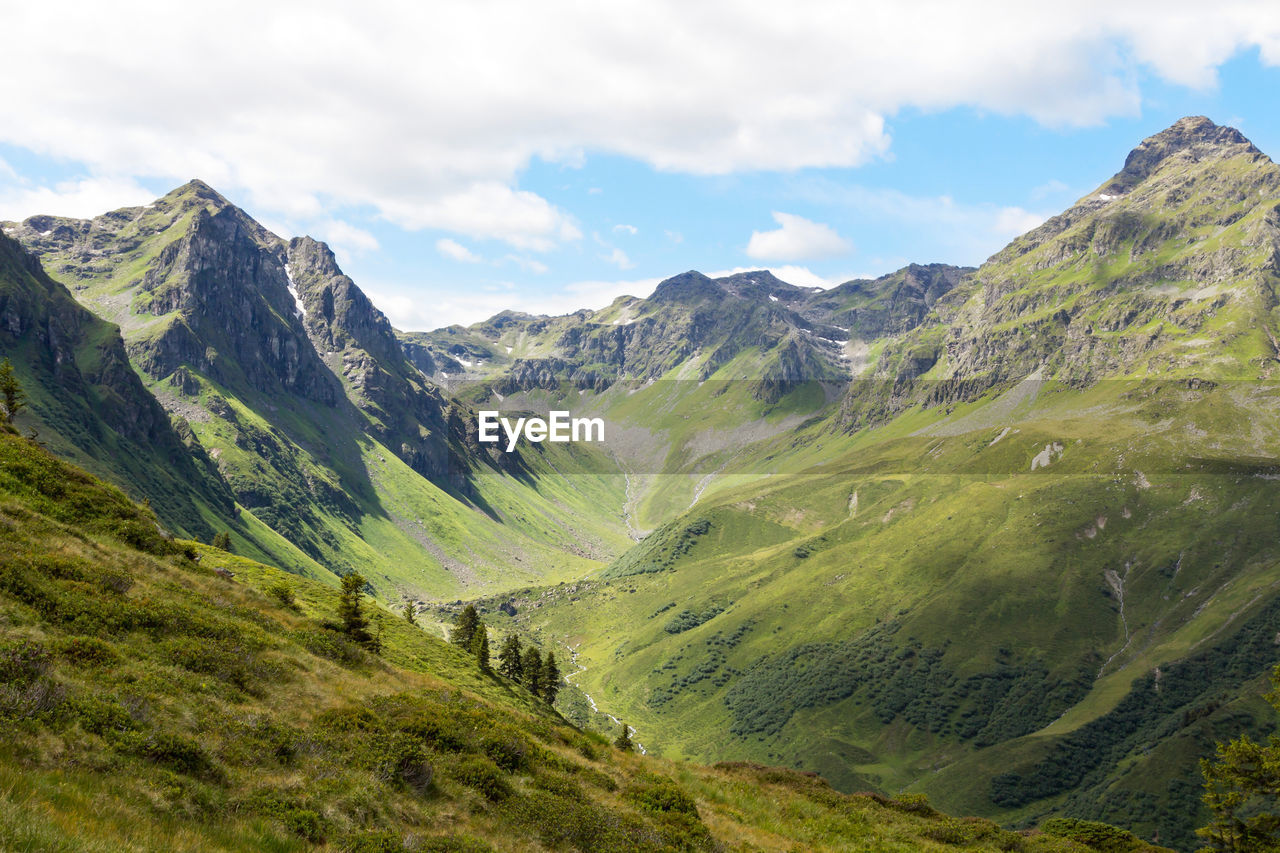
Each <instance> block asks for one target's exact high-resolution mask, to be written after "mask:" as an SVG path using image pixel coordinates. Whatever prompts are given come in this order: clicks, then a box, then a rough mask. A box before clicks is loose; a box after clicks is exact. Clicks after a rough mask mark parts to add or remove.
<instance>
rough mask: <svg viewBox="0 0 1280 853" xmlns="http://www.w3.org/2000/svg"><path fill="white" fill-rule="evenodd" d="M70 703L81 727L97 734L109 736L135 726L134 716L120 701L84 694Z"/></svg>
mask: <svg viewBox="0 0 1280 853" xmlns="http://www.w3.org/2000/svg"><path fill="white" fill-rule="evenodd" d="M69 704H70V706H71V711H72V714H73V715H74V716H75V717H76V719H78V720H79V721H80V727H81V728H83V729H84V730H85V731H87V732H91V733H93V734H95V735H101V736H102V737H108V738H109V737H112V736H113V735H116V734H119V733H121V732H129V731H133V729H134V728H135V724H134V720H133V716H132V715H131V714H130V713H129V712H128V711H127V710H126V709H125V707H124V706H123V705H121V704H119V703H118V702H114V701H110V700H107V699H100V698H98V697H97V696H82V697H79V698H76V699H73V700H71V702H70V703H69Z"/></svg>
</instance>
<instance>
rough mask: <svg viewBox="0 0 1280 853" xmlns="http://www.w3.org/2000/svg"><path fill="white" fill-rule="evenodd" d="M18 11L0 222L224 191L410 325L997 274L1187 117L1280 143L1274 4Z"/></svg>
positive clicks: (46, 0) (1172, 1)
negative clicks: (975, 268)
mask: <svg viewBox="0 0 1280 853" xmlns="http://www.w3.org/2000/svg"><path fill="white" fill-rule="evenodd" d="M1055 6H1056V7H1057V8H1049V6H1048V4H1033V3H1027V2H1025V0H1020V2H959V0H948V1H947V2H909V0H903V1H899V2H889V0H883V2H879V3H865V2H851V0H833V1H832V2H828V0H788V2H786V3H781V2H777V0H772V2H763V3H762V2H751V1H750V0H734V2H724V1H723V0H699V2H695V3H689V2H668V0H639V2H628V1H627V0H616V1H615V0H606V2H599V3H582V2H568V0H564V2H562V0H468V2H450V3H443V2H435V0H432V2H421V3H408V2H385V1H383V2H380V0H371V2H363V3H361V4H358V5H357V4H350V3H327V2H321V0H308V2H306V3H301V2H294V0H274V2H272V3H270V4H263V3H259V2H252V3H250V2H244V3H239V2H218V0H211V2H205V3H200V4H186V3H156V2H152V3H136V2H128V0H126V1H125V2H113V3H110V4H106V3H87V2H78V3H70V2H58V0H42V2H40V3H30V2H16V0H0V20H3V21H4V23H5V29H6V31H7V33H8V35H7V37H6V39H5V42H6V55H5V64H6V68H7V70H8V76H9V81H10V85H8V86H6V87H5V91H4V93H3V96H0V220H21V219H24V218H26V217H28V216H32V215H35V214H56V215H62V216H74V217H84V218H87V217H92V216H94V215H97V214H100V213H103V212H106V211H108V210H113V209H116V208H119V207H124V206H131V205H138V204H145V203H147V202H149V201H151V200H153V199H154V198H156V197H158V196H161V195H163V194H165V193H166V192H168V191H169V190H171V189H173V188H174V187H176V186H178V185H180V184H182V183H185V182H186V181H187V180H190V179H191V178H200V179H202V180H204V181H206V182H207V183H209V184H210V185H212V186H213V187H215V188H216V189H217V190H219V191H220V192H221V193H222V194H223V195H224V196H226V197H227V198H228V199H230V200H231V201H232V202H234V203H236V204H237V205H239V206H240V207H242V208H244V209H245V210H246V211H248V212H249V213H250V214H251V215H252V216H253V217H254V218H256V219H258V220H259V221H260V222H262V223H263V224H264V225H265V226H267V227H268V228H270V229H271V230H272V231H274V232H275V233H277V234H279V235H281V236H283V237H291V236H295V235H301V234H309V235H311V236H314V237H316V238H317V239H321V240H324V241H326V242H328V243H329V244H330V245H331V246H332V247H333V249H334V250H335V253H336V254H337V256H338V259H339V262H340V264H341V265H342V267H343V269H344V270H345V271H346V272H347V273H348V274H349V275H350V276H351V277H352V278H353V279H354V280H355V281H356V283H357V284H358V285H359V286H360V287H361V288H362V289H364V290H365V291H366V292H367V293H368V294H369V295H370V296H371V298H372V299H373V300H374V302H375V304H377V305H378V306H379V307H380V308H382V310H383V311H384V312H385V313H386V314H387V315H388V316H389V317H390V319H391V321H392V323H393V324H395V325H396V327H397V328H400V329H404V330H418V329H432V328H438V327H441V326H445V325H448V324H451V323H464V324H465V323H473V322H478V321H480V320H483V319H485V318H487V317H489V316H491V315H493V314H494V313H496V312H498V311H500V310H503V309H515V310H522V311H529V312H533V313H551V314H556V313H565V312H568V311H572V310H575V309H577V308H584V307H587V308H598V307H602V306H604V305H606V304H608V303H609V302H610V301H611V300H612V299H614V298H615V297H617V296H619V295H622V294H631V295H635V296H645V295H647V294H648V293H649V292H651V291H652V289H653V288H654V286H655V285H656V284H657V283H658V282H659V281H660V280H662V279H664V278H667V277H669V276H672V275H676V274H678V273H681V272H684V271H685V270H689V269H697V270H701V271H703V272H706V273H708V274H713V275H714V274H718V273H720V274H722V273H727V272H730V271H735V270H744V269H770V270H772V271H773V272H774V273H775V274H776V275H777V276H778V277H779V278H781V279H783V280H785V281H789V282H791V283H793V284H798V285H805V286H819V287H824V286H830V285H833V284H838V283H840V282H842V281H846V280H848V279H851V278H861V277H873V276H877V275H881V274H884V273H887V272H891V271H893V270H895V269H898V268H900V267H901V266H904V265H905V264H907V263H912V262H916V263H931V262H946V263H954V264H968V265H977V264H980V263H981V262H982V261H983V260H984V259H985V258H986V257H988V256H989V255H991V254H993V253H994V252H996V251H998V250H999V249H1000V248H1001V247H1002V246H1003V245H1005V244H1006V243H1007V242H1008V241H1009V240H1010V239H1011V238H1013V237H1015V236H1017V235H1018V234H1020V233H1023V232H1024V231H1026V230H1028V229H1030V228H1032V227H1034V226H1035V225H1036V224H1038V223H1039V222H1041V221H1043V220H1044V219H1045V218H1047V217H1048V216H1051V215H1053V214H1054V213H1056V212H1058V211H1061V210H1063V209H1065V208H1066V207H1069V206H1070V205H1071V204H1072V203H1073V202H1074V201H1075V200H1076V199H1078V198H1080V197H1081V196H1084V195H1086V194H1088V193H1090V192H1092V191H1093V190H1094V189H1096V187H1097V186H1098V185H1099V184H1101V183H1102V182H1103V181H1105V180H1106V179H1107V178H1108V177H1110V176H1111V175H1112V174H1114V173H1115V172H1116V171H1118V170H1119V169H1120V168H1121V166H1122V165H1123V163H1124V158H1125V155H1126V154H1127V153H1128V151H1129V150H1131V149H1132V148H1133V147H1134V146H1136V145H1137V144H1138V143H1139V142H1140V141H1141V140H1142V139H1143V138H1145V137H1147V136H1150V135H1151V134H1154V133H1157V132H1159V131H1160V130H1162V129H1164V128H1165V127H1167V126H1169V125H1170V124H1172V123H1173V122H1174V121H1176V120H1177V119H1178V118H1180V117H1182V116H1184V115H1207V116H1209V117H1210V118H1211V119H1213V120H1214V121H1216V122H1218V123H1219V124H1229V125H1232V126H1234V127H1237V128H1239V129H1240V130H1241V131H1242V132H1243V133H1244V134H1245V135H1246V136H1248V137H1249V138H1250V139H1251V140H1252V141H1253V142H1254V144H1256V145H1257V146H1258V147H1259V148H1261V149H1262V150H1263V151H1264V152H1266V153H1268V154H1271V155H1273V156H1280V110H1278V109H1277V103H1278V98H1277V96H1278V95H1280V4H1276V3H1274V2H1232V0H1219V2H1215V3H1212V4H1209V3H1204V2H1203V0H1198V2H1192V3H1187V2H1179V0H1164V1H1163V2H1122V1H1121V0H1109V2H1091V0H1078V2H1073V3H1069V4H1055Z"/></svg>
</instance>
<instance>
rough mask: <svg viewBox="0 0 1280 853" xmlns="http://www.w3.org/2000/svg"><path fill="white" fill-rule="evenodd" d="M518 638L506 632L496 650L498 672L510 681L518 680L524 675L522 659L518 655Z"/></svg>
mask: <svg viewBox="0 0 1280 853" xmlns="http://www.w3.org/2000/svg"><path fill="white" fill-rule="evenodd" d="M520 652H521V649H520V638H519V637H517V636H516V635H515V634H508V635H507V639H506V640H504V641H503V642H502V648H501V649H499V650H498V673H499V674H500V675H502V676H504V677H506V678H510V679H511V680H512V681H517V682H518V681H520V680H521V677H522V676H523V675H524V661H523V660H522V659H521V656H520Z"/></svg>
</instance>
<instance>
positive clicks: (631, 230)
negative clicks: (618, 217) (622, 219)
mask: <svg viewBox="0 0 1280 853" xmlns="http://www.w3.org/2000/svg"><path fill="white" fill-rule="evenodd" d="M613 231H614V233H615V234H629V235H630V236H632V237H634V236H636V234H639V233H640V229H639V228H637V227H635V226H634V225H621V224H619V225H615V226H613Z"/></svg>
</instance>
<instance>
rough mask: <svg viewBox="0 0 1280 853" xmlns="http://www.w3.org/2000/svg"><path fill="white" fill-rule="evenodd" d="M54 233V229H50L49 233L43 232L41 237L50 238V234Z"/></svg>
mask: <svg viewBox="0 0 1280 853" xmlns="http://www.w3.org/2000/svg"><path fill="white" fill-rule="evenodd" d="M52 233H53V229H52V228H50V229H49V230H48V231H41V232H40V236H41V237H48V236H49V235H50V234H52Z"/></svg>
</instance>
